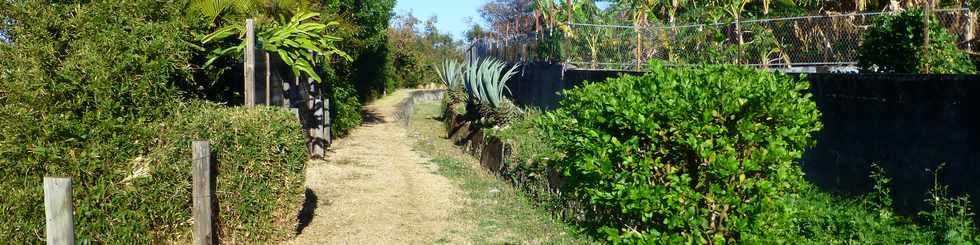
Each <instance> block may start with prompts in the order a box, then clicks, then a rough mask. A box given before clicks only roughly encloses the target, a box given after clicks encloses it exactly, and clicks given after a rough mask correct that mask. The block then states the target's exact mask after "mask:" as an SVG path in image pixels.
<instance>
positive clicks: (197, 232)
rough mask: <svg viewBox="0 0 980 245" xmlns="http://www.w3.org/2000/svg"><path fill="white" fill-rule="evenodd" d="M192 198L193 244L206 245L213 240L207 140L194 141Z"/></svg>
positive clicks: (209, 161)
mask: <svg viewBox="0 0 980 245" xmlns="http://www.w3.org/2000/svg"><path fill="white" fill-rule="evenodd" d="M191 147H192V148H193V157H194V158H193V178H194V186H193V199H194V207H193V210H192V212H191V215H193V217H194V244H196V245H207V244H212V243H213V241H214V234H213V233H212V230H211V228H212V221H211V217H213V216H212V213H211V146H210V143H209V142H208V141H194V143H192V145H191Z"/></svg>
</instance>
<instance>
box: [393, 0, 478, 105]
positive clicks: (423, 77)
mask: <svg viewBox="0 0 980 245" xmlns="http://www.w3.org/2000/svg"><path fill="white" fill-rule="evenodd" d="M438 21H439V20H438V19H437V18H436V17H435V16H432V17H429V18H428V19H427V20H425V21H424V22H423V21H421V20H420V19H419V18H418V17H416V16H415V15H414V14H413V13H411V12H408V13H405V14H402V15H398V16H396V17H395V18H394V20H393V21H392V24H391V28H390V29H388V35H389V37H390V38H391V41H390V48H391V50H392V54H393V56H394V68H395V75H394V78H395V80H396V82H397V84H398V86H400V87H417V86H420V85H426V84H431V83H436V82H438V76H437V74H436V72H435V70H434V65H436V64H437V63H440V62H442V61H443V60H446V59H458V58H461V57H462V52H461V49H462V48H461V44H462V43H461V42H458V41H455V40H453V38H452V36H450V35H449V34H446V33H441V32H440V30H439V28H438V27H436V24H437V23H438Z"/></svg>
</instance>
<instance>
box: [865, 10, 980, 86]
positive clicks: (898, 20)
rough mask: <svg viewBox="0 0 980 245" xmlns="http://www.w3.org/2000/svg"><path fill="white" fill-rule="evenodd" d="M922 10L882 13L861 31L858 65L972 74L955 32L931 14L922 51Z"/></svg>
mask: <svg viewBox="0 0 980 245" xmlns="http://www.w3.org/2000/svg"><path fill="white" fill-rule="evenodd" d="M922 27H923V23H922V11H921V10H918V9H914V10H907V11H903V12H901V13H898V14H896V15H883V16H882V17H881V18H877V19H875V21H874V24H873V26H872V28H869V29H868V31H867V32H866V33H865V34H864V41H863V43H861V49H860V51H859V53H858V55H859V57H858V67H860V68H861V70H862V71H865V72H887V73H919V72H921V71H922V69H923V68H924V67H928V69H929V72H930V73H937V74H974V73H976V66H974V64H973V61H971V60H970V57H969V55H968V54H967V53H966V52H963V51H962V50H959V49H957V47H956V43H957V38H956V36H954V35H952V34H950V33H949V32H948V31H946V29H944V28H943V27H942V26H941V25H940V23H939V21H938V20H936V19H935V17H931V18H930V21H929V48H928V49H927V50H925V52H926V53H923V50H922V44H923V43H924V40H925V36H924V35H923V34H924V33H923V28H922Z"/></svg>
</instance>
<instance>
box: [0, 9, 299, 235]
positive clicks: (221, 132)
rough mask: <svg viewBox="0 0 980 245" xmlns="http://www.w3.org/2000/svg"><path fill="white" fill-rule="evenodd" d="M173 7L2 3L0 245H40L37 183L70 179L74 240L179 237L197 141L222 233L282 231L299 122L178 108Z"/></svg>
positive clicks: (185, 78)
mask: <svg viewBox="0 0 980 245" xmlns="http://www.w3.org/2000/svg"><path fill="white" fill-rule="evenodd" d="M181 9H182V6H180V5H176V4H174V3H169V2H162V1H153V0H136V1H85V2H84V3H57V4H51V3H47V2H46V1H28V0H23V1H9V2H4V4H0V13H3V15H4V16H5V17H9V18H11V19H12V20H14V21H13V22H12V23H11V26H10V30H11V34H12V35H11V37H13V38H12V43H10V44H9V45H4V47H3V49H0V67H3V68H2V70H3V71H2V75H0V76H2V78H3V79H2V80H3V82H0V146H2V147H0V174H2V175H4V176H6V177H5V178H3V179H0V196H3V200H4V201H2V202H0V212H2V213H3V214H4V216H3V217H0V226H2V227H4V229H0V237H3V238H4V239H5V241H7V242H11V243H39V242H41V239H43V236H44V210H43V206H42V205H39V204H40V203H42V202H43V201H42V200H43V191H42V189H41V183H42V177H44V176H68V177H71V178H72V179H73V186H74V188H73V199H74V204H75V229H76V231H75V234H76V235H77V238H78V240H79V242H80V243H110V244H112V243H167V242H168V241H169V242H176V243H185V242H187V241H184V240H186V239H188V237H189V235H190V223H189V222H188V220H190V208H189V201H190V184H191V181H190V152H189V150H190V149H189V148H190V143H189V142H190V140H193V139H201V138H208V139H211V140H212V141H213V144H212V149H213V150H214V153H215V154H214V155H215V156H216V157H217V159H218V160H219V163H218V164H219V165H218V172H219V173H220V174H219V177H218V181H217V182H215V183H216V184H217V191H218V192H217V193H218V194H217V195H218V196H219V198H218V200H219V207H221V209H217V210H221V212H219V213H221V216H219V219H218V220H222V223H219V224H220V226H219V230H221V233H219V234H222V236H223V237H225V238H233V239H228V240H275V239H280V238H281V237H283V236H285V235H288V234H290V233H291V231H292V228H293V224H292V223H294V222H295V220H294V217H295V213H296V209H298V208H299V206H300V201H301V198H302V190H301V189H298V188H301V187H302V185H301V184H302V177H303V175H302V167H303V166H304V161H305V153H304V151H305V146H304V143H303V142H304V141H303V139H302V134H301V131H300V129H299V125H298V123H295V120H294V119H292V115H291V113H288V112H284V111H273V110H267V109H260V110H255V111H242V110H240V109H218V108H217V107H216V106H214V105H204V104H201V103H194V104H186V103H185V102H181V100H182V96H181V95H182V94H183V93H186V92H185V91H186V90H183V89H184V88H187V87H194V86H195V85H194V82H192V81H190V80H189V77H190V75H189V74H190V73H191V72H190V69H188V64H189V63H190V62H189V60H190V59H191V57H192V56H194V50H195V48H194V47H192V46H191V45H190V42H187V41H185V40H192V38H191V37H190V34H189V33H190V31H188V29H187V28H188V27H187V26H186V25H185V23H184V19H182V16H183V15H182V14H180V13H181ZM182 90H183V91H182ZM246 169H247V171H246ZM245 180H247V183H248V186H243V185H242V183H246V182H244V181H245ZM297 189H298V190H297ZM270 197H273V198H270Z"/></svg>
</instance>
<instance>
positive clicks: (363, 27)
mask: <svg viewBox="0 0 980 245" xmlns="http://www.w3.org/2000/svg"><path fill="white" fill-rule="evenodd" d="M394 6H395V1H394V0H338V1H329V2H326V3H324V12H327V13H328V14H327V15H328V16H329V18H330V19H335V20H337V21H339V22H341V28H340V29H344V30H345V31H344V33H343V34H342V35H340V37H341V38H343V39H344V40H345V41H344V42H342V43H338V48H339V49H340V50H343V51H344V52H346V53H348V54H350V56H351V57H353V58H354V59H353V62H349V63H347V62H336V63H334V66H335V68H334V69H335V70H336V77H335V78H333V79H332V80H334V81H335V82H336V83H350V84H351V85H352V86H353V87H354V88H355V89H356V90H355V91H357V94H358V98H359V100H360V101H361V102H362V103H364V102H368V101H371V100H373V99H376V98H378V97H380V96H381V95H382V94H384V93H385V92H386V91H389V90H392V89H394V87H395V82H396V81H395V69H394V67H393V63H394V57H393V54H392V53H391V50H390V47H389V45H388V40H389V39H388V33H387V30H388V24H389V22H390V21H391V17H392V15H393V14H392V9H393V8H394Z"/></svg>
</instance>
